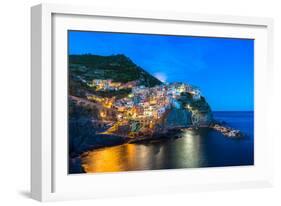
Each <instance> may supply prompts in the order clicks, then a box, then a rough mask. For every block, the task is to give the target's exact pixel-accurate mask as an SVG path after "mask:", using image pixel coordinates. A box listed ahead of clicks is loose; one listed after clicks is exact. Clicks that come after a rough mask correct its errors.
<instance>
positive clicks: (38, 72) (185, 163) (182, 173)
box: [31, 4, 273, 201]
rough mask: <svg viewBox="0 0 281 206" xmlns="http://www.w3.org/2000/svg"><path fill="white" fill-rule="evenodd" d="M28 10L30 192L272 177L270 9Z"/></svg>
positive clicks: (222, 184)
mask: <svg viewBox="0 0 281 206" xmlns="http://www.w3.org/2000/svg"><path fill="white" fill-rule="evenodd" d="M31 11H32V19H31V21H32V31H31V34H32V154H31V160H32V181H31V187H32V188H31V193H32V197H33V198H34V199H37V200H41V201H48V200H60V199H61V200H63V199H80V198H92V197H106V196H120V195H131V194H150V193H159V192H161V193H165V192H179V191H202V190H212V189H228V188H246V187H257V186H270V185H271V184H272V158H271V157H272V138H273V137H272V134H271V133H270V131H269V129H268V127H267V124H268V121H267V119H268V118H269V113H268V108H269V107H270V104H271V101H270V98H271V97H270V93H271V91H272V86H271V83H270V82H271V80H272V44H273V43H272V27H273V23H272V20H271V19H268V18H256V17H255V18H254V17H232V16H215V15H195V14H185V13H150V12H145V11H130V12H128V11H125V10H124V11H122V10H114V9H97V8H89V7H77V6H75V7H73V6H64V5H54V4H43V5H38V6H35V7H33V8H32V10H31ZM171 177H173V178H171Z"/></svg>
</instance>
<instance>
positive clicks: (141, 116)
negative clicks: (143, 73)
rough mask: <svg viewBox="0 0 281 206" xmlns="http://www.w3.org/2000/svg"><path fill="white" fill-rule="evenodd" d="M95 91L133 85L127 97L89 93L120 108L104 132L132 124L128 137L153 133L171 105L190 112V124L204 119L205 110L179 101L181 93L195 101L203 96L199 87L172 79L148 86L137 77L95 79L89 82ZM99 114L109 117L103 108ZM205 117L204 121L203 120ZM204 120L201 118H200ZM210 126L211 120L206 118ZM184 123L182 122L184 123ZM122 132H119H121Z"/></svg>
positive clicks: (113, 131) (124, 87)
mask: <svg viewBox="0 0 281 206" xmlns="http://www.w3.org/2000/svg"><path fill="white" fill-rule="evenodd" d="M88 86H90V87H91V88H94V89H95V90H96V91H118V90H121V89H131V93H129V94H128V96H127V97H124V98H121V99H116V97H112V98H107V97H100V96H97V95H92V94H91V95H88V96H87V99H88V100H90V101H94V102H99V103H101V104H103V106H104V107H105V108H108V109H114V110H116V111H117V115H116V117H117V121H116V123H115V124H114V125H113V126H112V127H110V128H109V129H108V130H107V131H106V132H104V134H114V133H116V132H117V130H120V128H122V127H126V126H128V125H130V126H131V128H130V132H129V134H127V133H126V134H125V135H126V136H128V137H131V138H133V137H137V136H151V135H152V134H153V132H155V131H156V130H157V129H158V131H159V128H156V127H157V126H158V127H159V125H161V122H162V121H163V120H164V119H165V116H167V114H168V113H169V111H171V109H173V108H174V109H178V110H180V109H184V110H186V111H189V112H190V126H191V125H196V124H200V123H201V125H203V124H202V122H204V115H202V114H204V111H200V112H199V111H197V110H196V108H194V107H192V106H191V104H182V102H180V101H179V99H180V98H181V96H182V94H189V95H190V97H191V99H192V101H199V100H200V99H201V92H200V90H199V89H198V88H197V87H194V86H191V85H188V84H184V83H169V84H161V85H156V86H154V87H145V86H143V85H139V82H138V81H132V82H127V83H120V82H113V81H112V80H111V79H108V80H101V79H94V80H92V82H91V83H89V84H88ZM99 112H100V117H101V118H102V119H104V120H107V118H108V114H107V112H106V111H103V110H100V111H99ZM202 120H203V121H202ZM200 121H201V122H200ZM206 122H207V123H206V126H208V124H209V122H210V121H206ZM184 126H185V125H183V127H184ZM119 133H120V132H119Z"/></svg>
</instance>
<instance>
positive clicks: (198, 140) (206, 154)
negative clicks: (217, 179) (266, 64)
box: [82, 112, 254, 172]
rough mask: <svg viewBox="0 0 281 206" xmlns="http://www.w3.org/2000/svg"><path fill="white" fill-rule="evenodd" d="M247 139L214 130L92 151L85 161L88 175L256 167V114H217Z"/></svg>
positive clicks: (84, 166) (220, 119) (215, 113)
mask: <svg viewBox="0 0 281 206" xmlns="http://www.w3.org/2000/svg"><path fill="white" fill-rule="evenodd" d="M214 118H215V119H216V120H219V121H225V122H227V123H228V125H229V126H230V127H232V128H234V129H239V130H241V131H242V132H243V133H245V134H246V135H247V136H246V137H245V138H242V139H231V138H228V137H225V136H223V135H222V134H220V133H218V132H216V131H212V130H204V131H186V132H183V133H181V136H182V138H179V139H175V140H169V141H165V142H158V143H149V144H124V145H120V146H114V147H109V148H104V149H97V150H93V151H90V152H89V153H87V155H85V156H84V157H83V159H82V164H83V168H84V170H85V171H86V172H116V171H134V170H154V169H176V168H196V167H217V166H239V165H253V164H254V134H253V132H254V116H253V112H214Z"/></svg>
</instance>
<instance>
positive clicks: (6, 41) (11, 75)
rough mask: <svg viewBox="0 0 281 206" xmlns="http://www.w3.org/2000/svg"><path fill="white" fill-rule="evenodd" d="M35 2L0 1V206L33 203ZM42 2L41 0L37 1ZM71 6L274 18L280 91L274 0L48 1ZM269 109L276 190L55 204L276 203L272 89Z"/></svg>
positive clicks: (280, 189)
mask: <svg viewBox="0 0 281 206" xmlns="http://www.w3.org/2000/svg"><path fill="white" fill-rule="evenodd" d="M41 2H42V1H37V0H27V1H22V0H9V1H2V2H1V8H0V10H1V12H0V15H1V18H0V22H1V24H0V25H1V32H0V48H1V49H0V56H1V58H0V59H1V69H0V72H1V75H0V90H1V93H0V94H1V101H0V121H1V122H0V125H1V127H0V128H1V132H2V133H1V144H0V145H1V149H0V153H1V164H0V165H1V167H0V169H1V172H0V173H1V176H0V192H1V198H0V202H1V205H35V204H39V203H37V202H35V201H33V200H31V199H30V198H28V196H29V188H30V178H29V174H30V158H29V157H30V6H32V5H35V4H38V3H41ZM43 2H44V1H43ZM48 2H54V3H72V4H77V3H79V4H85V5H88V4H89V5H92V6H95V5H102V6H111V7H127V8H128V9H130V8H134V9H140V10H143V9H151V10H156V11H165V10H170V11H181V12H182V11H187V12H193V13H209V14H212V13H215V14H216V13H217V14H231V15H244V16H247V15H249V16H266V17H273V18H274V19H275V32H274V35H275V49H274V50H275V70H276V71H275V72H276V75H275V78H276V79H275V80H276V81H275V86H276V88H279V89H280V88H281V79H280V77H281V72H280V70H279V71H278V70H277V68H281V64H280V62H279V61H278V60H279V56H280V54H281V47H280V45H281V39H280V38H279V37H280V36H281V13H280V6H279V1H278V0H267V1H265V0H261V1H256V0H248V1H245V0H230V1H225V0H212V1H204V0H190V1H189V0H182V1H181V0H173V1H172V0H168V1H163V0H134V1H132V0H118V1H116V0H103V1H98V0H79V1H77V0H50V1H48ZM275 93H276V96H275V99H274V101H275V105H276V107H275V108H272V110H271V117H272V129H273V132H274V133H275V134H276V137H277V138H276V140H275V163H276V165H275V174H276V181H275V182H276V187H275V188H272V189H256V190H240V191H231V192H230V191H227V192H223V191H221V192H208V193H194V194H188V195H186V194H179V195H172V196H167V195H165V196H159V195H158V196H146V197H130V198H119V199H108V200H105V199H102V200H91V201H82V202H79V203H77V202H63V203H59V204H61V205H77V204H81V205H83V204H85V205H94V204H95V205H123V206H125V205H176V204H177V205H179V204H181V205H187V204H189V205H213V204H214V205H226V204H227V205H235V206H237V205H280V204H281V200H280V193H281V184H280V175H279V174H281V167H280V163H281V160H280V157H281V152H280V151H281V150H280V148H279V147H280V145H281V138H280V137H281V134H280V131H279V130H277V128H278V126H279V125H278V123H279V122H280V119H279V116H280V115H279V116H278V115H277V114H281V113H280V112H281V109H280V107H278V106H279V105H281V101H280V96H281V92H278V90H276V91H275Z"/></svg>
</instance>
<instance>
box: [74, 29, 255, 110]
mask: <svg viewBox="0 0 281 206" xmlns="http://www.w3.org/2000/svg"><path fill="white" fill-rule="evenodd" d="M85 53H91V54H97V55H112V54H125V55H126V56H128V57H129V58H130V59H132V61H133V62H135V63H136V64H137V65H139V66H141V67H142V68H143V69H145V70H146V71H148V72H149V73H151V74H152V75H154V76H156V77H158V78H159V79H161V80H164V81H166V82H185V83H188V84H191V85H195V86H197V87H199V88H200V89H201V92H202V94H203V96H205V98H206V99H207V101H208V102H209V104H210V105H211V108H212V110H213V111H244V110H251V111H253V109H254V40H246V39H230V38H207V37H188V36H184V37H180V36H163V35H145V34H121V33H106V32H85V31H81V32H80V31H69V54H85Z"/></svg>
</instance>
